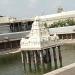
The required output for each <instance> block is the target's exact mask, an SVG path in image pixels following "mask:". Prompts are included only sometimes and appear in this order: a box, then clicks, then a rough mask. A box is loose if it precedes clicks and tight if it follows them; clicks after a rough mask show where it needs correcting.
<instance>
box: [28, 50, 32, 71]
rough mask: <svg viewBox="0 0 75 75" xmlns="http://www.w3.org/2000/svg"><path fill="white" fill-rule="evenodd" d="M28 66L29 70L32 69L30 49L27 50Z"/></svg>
mask: <svg viewBox="0 0 75 75" xmlns="http://www.w3.org/2000/svg"><path fill="white" fill-rule="evenodd" d="M28 61H29V63H28V66H29V71H32V68H31V51H28Z"/></svg>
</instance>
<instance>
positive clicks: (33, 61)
mask: <svg viewBox="0 0 75 75" xmlns="http://www.w3.org/2000/svg"><path fill="white" fill-rule="evenodd" d="M33 64H34V71H36V64H35V52H34V51H33Z"/></svg>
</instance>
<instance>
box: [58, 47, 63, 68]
mask: <svg viewBox="0 0 75 75" xmlns="http://www.w3.org/2000/svg"><path fill="white" fill-rule="evenodd" d="M58 54H59V62H60V67H62V55H61V50H60V46H58Z"/></svg>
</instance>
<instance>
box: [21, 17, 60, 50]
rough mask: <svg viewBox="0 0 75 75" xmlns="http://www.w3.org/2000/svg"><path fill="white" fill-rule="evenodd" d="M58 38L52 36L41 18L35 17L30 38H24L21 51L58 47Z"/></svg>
mask: <svg viewBox="0 0 75 75" xmlns="http://www.w3.org/2000/svg"><path fill="white" fill-rule="evenodd" d="M57 39H58V37H57V36H56V35H54V36H50V34H49V32H48V30H47V28H46V27H45V26H44V24H43V23H42V21H41V20H40V19H39V17H38V16H37V17H35V21H34V22H33V24H32V28H31V31H30V33H29V37H28V38H22V39H21V41H20V48H21V50H41V49H45V48H48V47H50V46H55V45H58V44H59V42H58V41H57Z"/></svg>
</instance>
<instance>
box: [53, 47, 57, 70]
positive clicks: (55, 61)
mask: <svg viewBox="0 0 75 75" xmlns="http://www.w3.org/2000/svg"><path fill="white" fill-rule="evenodd" d="M52 48H53V56H54V64H55V69H57V68H58V66H57V56H56V51H55V48H56V47H52Z"/></svg>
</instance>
